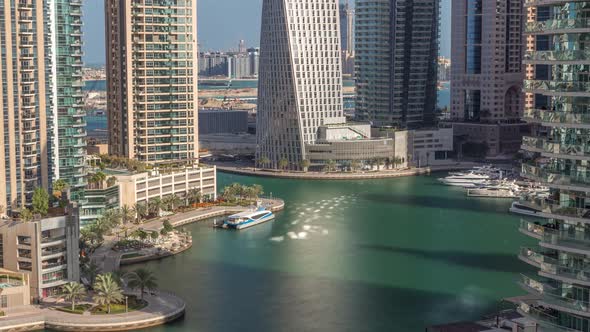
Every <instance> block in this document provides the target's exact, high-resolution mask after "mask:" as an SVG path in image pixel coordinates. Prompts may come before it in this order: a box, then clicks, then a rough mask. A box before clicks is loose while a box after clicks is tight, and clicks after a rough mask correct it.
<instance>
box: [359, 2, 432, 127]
mask: <svg viewBox="0 0 590 332" xmlns="http://www.w3.org/2000/svg"><path fill="white" fill-rule="evenodd" d="M355 11H356V23H355V24H356V26H355V29H356V30H355V67H356V72H355V75H356V90H357V96H356V118H357V120H359V121H370V122H371V123H372V124H373V125H374V126H379V127H381V126H388V127H395V128H400V129H405V128H409V129H413V128H420V127H423V126H431V125H432V124H433V123H434V119H435V116H434V111H435V108H436V98H437V93H436V84H437V78H436V76H437V57H438V35H439V31H438V16H439V0H430V1H429V0H421V1H414V0H357V1H356V8H355Z"/></svg>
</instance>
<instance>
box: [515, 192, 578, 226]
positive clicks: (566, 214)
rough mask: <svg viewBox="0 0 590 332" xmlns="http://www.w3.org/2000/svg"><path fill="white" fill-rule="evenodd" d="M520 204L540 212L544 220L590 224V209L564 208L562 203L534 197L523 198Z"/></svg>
mask: <svg viewBox="0 0 590 332" xmlns="http://www.w3.org/2000/svg"><path fill="white" fill-rule="evenodd" d="M519 203H520V204H522V205H524V206H527V207H530V208H532V209H535V210H538V211H540V212H539V213H540V214H541V215H540V216H541V217H543V218H552V219H560V220H561V219H568V220H571V218H576V219H580V220H578V221H580V222H584V223H590V209H583V208H577V207H573V206H562V205H561V204H560V202H558V201H555V200H551V199H547V198H538V197H534V196H523V197H522V198H521V199H520V201H519Z"/></svg>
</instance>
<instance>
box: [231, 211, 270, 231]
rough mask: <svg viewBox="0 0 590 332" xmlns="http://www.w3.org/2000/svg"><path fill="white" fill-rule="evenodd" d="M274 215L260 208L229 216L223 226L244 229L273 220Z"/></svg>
mask: <svg viewBox="0 0 590 332" xmlns="http://www.w3.org/2000/svg"><path fill="white" fill-rule="evenodd" d="M274 218H275V216H274V214H273V213H272V212H271V211H269V210H267V209H265V208H264V207H260V208H258V209H256V210H251V211H246V212H240V213H237V214H234V215H231V216H229V217H228V218H227V219H226V220H225V221H224V222H223V224H222V227H223V228H231V229H244V228H248V227H252V226H255V225H258V224H262V223H264V222H267V221H270V220H273V219H274Z"/></svg>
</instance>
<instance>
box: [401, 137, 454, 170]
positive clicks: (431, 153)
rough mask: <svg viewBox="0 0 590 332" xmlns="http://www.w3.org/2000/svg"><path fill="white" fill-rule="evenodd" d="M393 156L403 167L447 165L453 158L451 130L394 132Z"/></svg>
mask: <svg viewBox="0 0 590 332" xmlns="http://www.w3.org/2000/svg"><path fill="white" fill-rule="evenodd" d="M395 156H396V157H398V158H400V160H402V165H403V166H404V167H425V166H437V165H448V164H451V163H453V162H455V161H454V160H453V159H452V156H453V129H452V128H438V129H420V130H404V131H397V132H395Z"/></svg>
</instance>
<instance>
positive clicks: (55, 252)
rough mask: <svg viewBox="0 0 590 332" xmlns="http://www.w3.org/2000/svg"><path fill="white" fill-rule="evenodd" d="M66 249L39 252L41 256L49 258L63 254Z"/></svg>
mask: <svg viewBox="0 0 590 332" xmlns="http://www.w3.org/2000/svg"><path fill="white" fill-rule="evenodd" d="M65 252H66V248H54V249H43V250H41V256H50V255H55V254H61V253H65Z"/></svg>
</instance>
